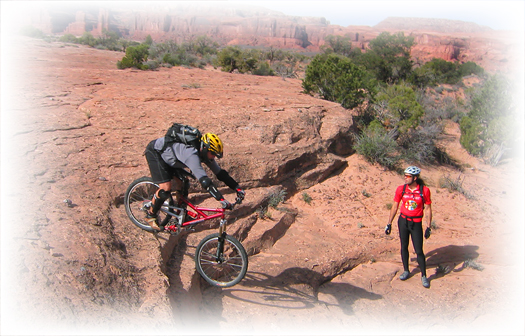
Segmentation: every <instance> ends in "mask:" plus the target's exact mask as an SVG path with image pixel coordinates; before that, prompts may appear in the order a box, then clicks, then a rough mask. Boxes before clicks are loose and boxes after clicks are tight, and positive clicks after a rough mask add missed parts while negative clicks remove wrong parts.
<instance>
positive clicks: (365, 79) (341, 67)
mask: <svg viewBox="0 0 525 336" xmlns="http://www.w3.org/2000/svg"><path fill="white" fill-rule="evenodd" d="M302 86H303V89H304V92H305V93H308V94H318V95H320V96H321V98H323V99H326V100H329V101H333V102H338V103H340V104H341V106H343V107H344V108H348V109H351V108H355V107H357V106H359V105H361V104H362V103H363V102H364V101H365V99H366V98H370V97H372V96H373V94H374V91H375V86H374V85H373V83H372V81H371V80H370V78H369V75H368V73H366V72H365V71H364V70H362V69H361V68H359V67H358V66H357V65H355V64H354V63H353V62H352V61H351V60H350V59H349V58H347V57H343V56H339V55H335V54H321V55H317V56H315V57H314V59H313V60H312V62H311V63H310V64H309V65H308V67H307V68H306V74H305V78H304V80H303V82H302Z"/></svg>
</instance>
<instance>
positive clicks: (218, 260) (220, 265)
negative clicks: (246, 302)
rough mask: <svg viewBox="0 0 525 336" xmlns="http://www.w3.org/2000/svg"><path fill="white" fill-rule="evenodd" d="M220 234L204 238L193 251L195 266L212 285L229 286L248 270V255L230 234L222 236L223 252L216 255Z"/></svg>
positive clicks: (236, 282) (237, 281)
mask: <svg viewBox="0 0 525 336" xmlns="http://www.w3.org/2000/svg"><path fill="white" fill-rule="evenodd" d="M219 239H220V235H219V234H218V233H214V234H211V235H209V236H207V237H206V238H204V239H203V240H202V241H201V242H200V243H199V245H198V246H197V249H196V251H195V266H196V268H197V271H198V272H199V273H200V275H202V277H203V278H204V279H205V280H206V281H207V282H208V283H210V284H212V285H213V286H217V287H231V286H234V285H236V284H238V283H239V281H241V280H242V279H243V278H244V276H245V275H246V271H247V270H248V255H247V254H246V251H245V250H244V247H243V246H242V244H241V243H240V242H239V241H238V240H237V239H235V238H234V237H232V236H229V235H225V236H224V250H223V251H224V252H223V253H222V255H220V256H217V249H218V246H219Z"/></svg>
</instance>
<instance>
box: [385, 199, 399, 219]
mask: <svg viewBox="0 0 525 336" xmlns="http://www.w3.org/2000/svg"><path fill="white" fill-rule="evenodd" d="M398 208H399V202H396V203H394V205H392V208H391V209H390V215H389V216H388V222H387V223H388V224H392V221H393V220H394V217H396V213H397V209H398Z"/></svg>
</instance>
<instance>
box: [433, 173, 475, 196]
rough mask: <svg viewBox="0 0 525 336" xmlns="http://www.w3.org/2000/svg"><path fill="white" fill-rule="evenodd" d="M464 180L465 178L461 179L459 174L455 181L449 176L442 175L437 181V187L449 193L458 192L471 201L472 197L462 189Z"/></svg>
mask: <svg viewBox="0 0 525 336" xmlns="http://www.w3.org/2000/svg"><path fill="white" fill-rule="evenodd" d="M464 180H465V178H464V177H463V178H461V174H460V175H459V176H458V177H457V178H456V179H453V178H451V177H450V176H449V175H444V176H442V177H441V178H440V179H439V187H440V188H445V189H447V190H448V191H450V192H459V193H460V194H462V195H463V196H465V197H466V198H468V199H473V198H474V197H473V196H472V195H471V194H470V193H468V192H467V191H466V190H465V189H464V188H463V181H464Z"/></svg>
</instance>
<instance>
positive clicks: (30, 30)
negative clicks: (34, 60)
mask: <svg viewBox="0 0 525 336" xmlns="http://www.w3.org/2000/svg"><path fill="white" fill-rule="evenodd" d="M20 34H22V35H24V36H28V37H33V38H39V39H42V38H44V37H45V34H44V33H43V32H42V31H41V30H40V29H38V28H35V27H33V26H25V27H22V28H21V29H20Z"/></svg>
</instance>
